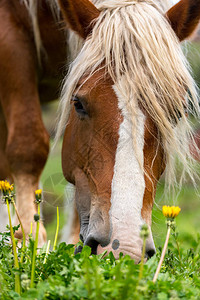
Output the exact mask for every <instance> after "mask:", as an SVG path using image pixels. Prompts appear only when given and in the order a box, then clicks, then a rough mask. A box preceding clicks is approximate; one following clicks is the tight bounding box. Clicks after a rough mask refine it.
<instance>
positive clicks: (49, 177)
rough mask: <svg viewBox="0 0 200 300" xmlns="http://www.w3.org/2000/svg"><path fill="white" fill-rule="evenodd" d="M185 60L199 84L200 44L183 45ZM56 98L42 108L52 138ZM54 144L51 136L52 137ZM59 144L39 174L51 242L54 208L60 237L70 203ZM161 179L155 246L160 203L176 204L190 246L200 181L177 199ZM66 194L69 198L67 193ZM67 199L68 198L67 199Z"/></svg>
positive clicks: (197, 228)
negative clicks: (58, 217)
mask: <svg viewBox="0 0 200 300" xmlns="http://www.w3.org/2000/svg"><path fill="white" fill-rule="evenodd" d="M184 48H185V52H186V54H187V57H188V60H189V62H190V64H191V66H192V69H193V72H194V77H195V79H196V82H197V84H198V85H199V86H200V43H190V44H187V45H186V46H184ZM57 106H58V101H55V102H52V103H50V104H45V105H44V106H43V108H42V110H43V119H44V122H45V125H46V128H47V129H48V131H49V133H50V135H51V137H53V136H54V130H55V120H56V116H57ZM195 126H196V127H197V128H199V127H200V124H199V121H198V122H195ZM51 143H53V138H51ZM61 147H62V142H61V141H60V142H59V143H58V145H57V146H56V148H55V149H54V151H52V152H51V153H50V155H49V158H48V161H47V164H46V166H45V169H44V171H43V173H42V178H41V182H42V187H43V191H44V204H43V215H44V223H45V226H46V228H47V235H48V239H50V240H51V241H53V239H54V234H55V230H56V207H57V205H58V206H59V208H60V223H61V226H60V236H61V234H62V227H63V226H64V224H65V223H66V222H67V219H68V215H67V211H68V207H69V203H65V202H64V194H65V187H66V185H67V182H66V181H65V179H64V177H63V174H62V168H61ZM197 172H198V173H199V174H200V165H199V163H197ZM165 196H166V195H165V192H164V182H163V181H162V180H161V182H160V183H159V185H158V188H157V193H156V200H155V204H154V208H153V213H152V232H153V236H154V240H155V244H156V246H157V247H158V246H162V245H163V242H164V239H165V234H166V224H165V218H164V217H163V215H162V211H161V210H162V206H163V205H179V206H180V207H181V213H180V215H179V216H178V217H177V228H178V232H179V240H180V244H181V246H184V247H187V248H190V247H192V245H193V240H192V237H193V238H194V239H195V237H196V236H197V234H198V233H200V184H199V183H198V186H197V190H195V189H194V187H193V186H192V184H191V182H190V181H188V182H187V183H186V184H185V185H184V186H183V188H182V190H181V191H180V193H179V194H178V195H177V197H176V200H175V201H174V200H172V198H170V197H165ZM67 197H69V196H68V195H67ZM68 200H69V199H68Z"/></svg>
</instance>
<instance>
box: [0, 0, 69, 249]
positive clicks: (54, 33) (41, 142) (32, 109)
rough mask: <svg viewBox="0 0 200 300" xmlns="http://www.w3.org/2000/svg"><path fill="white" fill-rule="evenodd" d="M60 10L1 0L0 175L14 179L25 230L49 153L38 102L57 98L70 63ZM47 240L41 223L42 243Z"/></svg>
mask: <svg viewBox="0 0 200 300" xmlns="http://www.w3.org/2000/svg"><path fill="white" fill-rule="evenodd" d="M53 3H54V1H53ZM57 9H58V8H57V7H53V6H52V5H50V2H48V1H46V0H39V1H36V0H35V1H32V0H24V1H19V0H9V1H7V0H0V20H1V21H0V45H1V46H0V61H1V63H0V137H1V138H0V176H1V179H5V178H12V179H14V182H15V185H16V200H17V207H18V210H19V214H20V216H21V219H22V222H23V224H24V228H25V231H26V234H28V233H29V232H30V223H31V222H32V221H33V215H34V214H35V212H36V208H35V205H34V190H35V189H37V188H38V182H39V178H40V174H41V172H42V170H43V167H44V165H45V162H46V159H47V156H48V152H49V136H48V134H47V131H46V129H45V128H44V125H43V122H42V118H41V109H40V101H41V102H45V101H51V100H54V99H56V98H57V97H58V94H59V86H60V80H61V78H62V77H63V72H64V69H63V68H64V66H65V65H66V61H67V51H66V47H67V45H66V41H67V31H66V30H64V28H63V24H62V22H61V21H62V20H61V19H60V21H58V20H57V19H56V15H55V13H59V11H58V10H57ZM36 16H37V18H36ZM17 223H18V221H17ZM17 236H18V237H21V231H19V232H18V234H17ZM45 238H46V233H45V230H44V228H43V227H42V226H41V231H40V237H39V240H40V244H42V242H44V241H45Z"/></svg>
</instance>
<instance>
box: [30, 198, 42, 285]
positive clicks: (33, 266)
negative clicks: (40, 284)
mask: <svg viewBox="0 0 200 300" xmlns="http://www.w3.org/2000/svg"><path fill="white" fill-rule="evenodd" d="M38 215H39V220H37V224H36V233H35V241H34V249H33V258H32V269H31V285H30V287H31V288H33V287H34V280H35V258H36V252H37V247H38V236H39V227H40V203H38Z"/></svg>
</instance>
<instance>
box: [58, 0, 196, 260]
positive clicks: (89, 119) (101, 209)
mask: <svg viewBox="0 0 200 300" xmlns="http://www.w3.org/2000/svg"><path fill="white" fill-rule="evenodd" d="M58 3H59V6H60V9H61V12H62V15H63V18H64V19H65V21H66V24H67V25H68V26H70V27H71V29H72V30H73V31H74V32H76V33H77V34H78V35H79V36H80V37H81V38H83V39H84V44H83V47H82V49H81V50H80V52H79V54H78V55H77V57H76V59H75V60H74V61H73V63H72V64H71V66H70V68H69V74H68V76H67V78H66V79H65V82H64V85H63V90H62V97H61V103H60V117H59V124H58V128H57V135H56V140H58V138H59V137H60V136H61V135H62V134H64V139H63V146H62V168H63V173H64V176H65V178H66V180H67V181H68V182H70V183H72V184H73V185H75V188H76V191H75V202H76V208H77V212H78V217H79V219H80V228H78V227H77V229H76V230H78V231H80V239H81V241H82V242H83V245H87V246H90V247H91V251H92V253H93V254H101V253H104V251H105V250H106V251H107V253H109V252H110V251H112V252H113V254H114V256H115V258H118V257H119V255H120V252H122V253H123V254H124V255H125V254H127V255H130V256H131V257H132V258H133V259H134V260H135V262H139V261H140V259H141V252H142V247H143V241H142V239H141V237H140V230H141V226H142V225H143V224H147V225H148V228H149V231H150V234H149V237H148V240H147V244H146V249H145V250H146V257H147V258H149V257H151V256H152V255H154V253H155V245H154V241H153V237H152V233H151V214H152V207H153V203H154V198H155V193H156V186H157V183H158V180H159V178H160V176H161V175H162V174H163V172H164V171H165V180H166V188H167V189H169V190H170V189H172V188H173V187H174V186H177V185H179V186H180V185H181V184H182V182H183V180H184V178H185V175H186V174H187V173H188V174H189V175H190V176H191V178H192V179H193V176H194V175H195V174H193V171H192V167H191V164H192V162H193V158H192V155H191V153H190V151H189V141H190V139H191V137H192V129H191V127H190V123H189V121H188V112H190V111H191V106H192V107H193V110H195V111H196V113H197V114H198V115H199V108H198V100H197V98H198V96H197V91H196V86H195V83H194V80H193V78H192V76H191V73H190V70H189V66H188V63H187V61H186V59H185V57H184V55H183V52H182V50H181V46H180V42H181V41H183V40H185V39H186V38H187V37H189V36H190V35H191V34H192V33H193V31H194V30H195V28H196V26H197V24H198V22H199V19H200V1H199V0H181V1H179V2H178V3H177V4H176V5H174V6H173V7H172V8H170V9H169V10H168V11H167V12H166V13H164V12H163V10H162V9H161V8H160V6H159V5H158V3H157V2H156V1H153V0H146V1H145V0H124V1H121V0H109V1H106V0H105V1H104V0H102V1H95V5H94V3H92V2H90V1H89V0H59V1H58ZM191 103H192V105H191ZM177 156H178V158H179V161H180V162H181V164H182V173H181V175H180V177H179V179H178V178H177V176H176V163H175V161H176V158H177ZM76 214H77V213H76ZM76 251H77V252H79V251H81V247H78V248H77V250H76Z"/></svg>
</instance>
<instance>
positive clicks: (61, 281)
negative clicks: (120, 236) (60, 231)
mask: <svg viewBox="0 0 200 300" xmlns="http://www.w3.org/2000/svg"><path fill="white" fill-rule="evenodd" d="M1 235H2V240H1V241H0V299H3V300H7V299H9V300H11V299H27V300H28V299H37V300H42V299H44V300H45V299H46V300H47V299H52V300H53V299H95V300H96V299H124V300H126V299H131V300H132V299H139V300H141V299H151V300H154V299H158V300H165V299H166V300H167V299H171V300H172V299H176V300H177V299H185V300H186V299H187V300H188V299H200V254H199V250H200V249H199V248H200V245H199V242H200V237H198V238H196V239H195V237H194V236H192V235H190V237H191V238H192V239H193V249H189V250H185V249H183V248H182V247H181V249H180V253H181V259H179V255H178V251H177V249H176V246H175V242H174V240H173V236H171V238H170V244H169V247H168V252H167V254H166V257H165V260H164V263H163V265H162V269H161V273H160V274H159V276H158V280H157V281H156V283H155V284H154V283H153V282H152V279H153V276H154V273H155V271H156V267H157V265H158V261H159V258H160V254H161V253H160V250H159V249H158V252H157V255H156V256H154V257H153V258H152V259H150V260H149V261H148V262H147V263H146V265H145V266H144V270H143V277H142V280H139V269H140V265H135V264H134V261H133V260H131V259H130V257H129V256H125V257H122V256H121V257H120V259H119V260H117V261H116V260H115V259H114V257H113V254H112V253H110V254H109V255H108V256H106V257H105V258H102V257H101V256H94V255H92V256H91V255H90V253H91V249H90V248H89V247H84V248H83V251H82V253H78V254H77V255H74V247H73V245H66V244H65V243H61V244H59V245H58V247H57V248H56V250H55V251H51V252H50V253H49V255H47V258H46V262H44V258H45V249H43V250H41V251H40V252H38V253H37V256H36V262H35V281H34V287H33V288H30V276H31V267H32V254H33V246H34V241H33V240H32V238H30V242H29V244H28V246H27V247H26V251H25V256H24V262H23V263H20V271H18V270H16V269H15V268H13V265H14V257H13V254H12V246H11V245H10V243H8V241H7V240H8V237H9V233H5V234H1ZM20 256H21V249H20V248H19V249H18V257H19V259H20ZM16 272H18V274H19V275H20V285H21V296H20V295H19V294H18V293H17V292H15V291H14V287H15V281H14V278H15V274H16Z"/></svg>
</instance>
